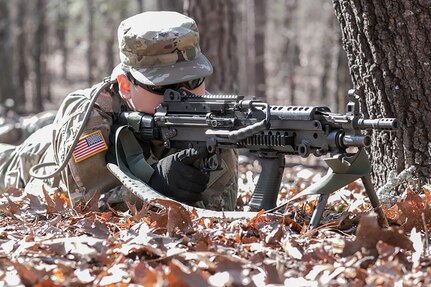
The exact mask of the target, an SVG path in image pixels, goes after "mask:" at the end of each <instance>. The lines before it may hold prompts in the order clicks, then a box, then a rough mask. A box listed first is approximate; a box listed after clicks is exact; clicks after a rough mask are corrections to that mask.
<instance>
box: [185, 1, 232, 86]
mask: <svg viewBox="0 0 431 287" xmlns="http://www.w3.org/2000/svg"><path fill="white" fill-rule="evenodd" d="M237 2H238V1H236V0H213V1H199V0H187V1H185V5H184V6H185V9H184V11H185V13H186V14H187V15H189V16H190V17H192V18H193V19H195V21H196V23H197V25H198V28H199V35H200V46H201V50H202V52H203V54H204V55H205V56H206V57H207V58H208V59H209V60H210V62H211V63H212V65H213V67H214V73H213V75H212V76H210V77H208V79H207V80H206V85H207V89H208V90H209V91H211V92H213V93H219V92H223V93H238V92H239V82H238V76H239V73H238V65H239V64H238V63H239V57H238V52H237V37H236V35H237V32H236V30H235V29H236V23H237V22H236V21H237V18H238V14H237Z"/></svg>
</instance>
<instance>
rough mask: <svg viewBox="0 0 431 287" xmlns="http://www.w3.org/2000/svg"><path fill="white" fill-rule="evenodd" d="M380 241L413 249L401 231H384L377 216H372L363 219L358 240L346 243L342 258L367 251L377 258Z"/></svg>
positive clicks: (392, 229) (360, 222)
mask: <svg viewBox="0 0 431 287" xmlns="http://www.w3.org/2000/svg"><path fill="white" fill-rule="evenodd" d="M379 241H383V242H385V243H387V244H390V245H392V246H397V247H400V248H403V249H406V250H412V249H413V244H412V242H411V241H410V240H409V239H408V238H407V237H406V236H405V235H404V233H403V231H402V230H401V229H398V228H393V227H390V228H388V229H382V228H381V227H380V226H379V224H378V221H377V215H376V214H372V215H365V216H362V217H361V219H360V221H359V225H358V229H357V231H356V238H355V240H353V241H346V242H345V246H344V248H343V252H342V256H344V257H346V256H350V255H353V254H354V253H356V252H358V251H361V250H366V251H367V252H369V253H370V255H373V256H377V254H378V252H377V249H376V245H377V242H379Z"/></svg>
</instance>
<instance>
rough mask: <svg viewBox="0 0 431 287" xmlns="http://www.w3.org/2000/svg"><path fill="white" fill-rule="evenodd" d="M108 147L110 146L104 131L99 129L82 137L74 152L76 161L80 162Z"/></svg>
mask: <svg viewBox="0 0 431 287" xmlns="http://www.w3.org/2000/svg"><path fill="white" fill-rule="evenodd" d="M107 149H108V146H107V145H106V142H105V139H104V138H103V135H102V131H101V130H97V131H95V132H93V133H91V134H88V135H86V136H83V137H82V138H80V139H79V142H78V144H77V145H76V147H75V149H74V150H73V153H72V154H73V158H74V159H75V162H76V163H78V162H80V161H83V160H84V159H87V158H89V157H92V156H93V155H95V154H98V153H99V152H102V151H104V150H107Z"/></svg>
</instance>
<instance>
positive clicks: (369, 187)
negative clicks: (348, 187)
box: [361, 174, 389, 227]
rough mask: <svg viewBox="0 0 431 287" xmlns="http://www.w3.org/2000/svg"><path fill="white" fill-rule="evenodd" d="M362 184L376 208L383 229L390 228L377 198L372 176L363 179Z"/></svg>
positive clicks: (365, 176)
mask: <svg viewBox="0 0 431 287" xmlns="http://www.w3.org/2000/svg"><path fill="white" fill-rule="evenodd" d="M361 180H362V183H363V184H364V187H365V192H366V193H367V195H368V198H369V199H370V202H371V206H372V207H373V208H374V211H375V212H376V213H377V215H378V216H379V223H380V225H381V226H382V227H389V223H388V220H387V218H386V215H385V213H384V212H383V208H382V205H381V204H380V201H379V198H378V197H377V194H376V191H375V189H374V186H373V183H372V182H371V176H370V175H369V174H367V175H364V176H362V177H361Z"/></svg>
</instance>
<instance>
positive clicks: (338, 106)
mask: <svg viewBox="0 0 431 287" xmlns="http://www.w3.org/2000/svg"><path fill="white" fill-rule="evenodd" d="M337 43H338V44H337V59H336V61H337V63H336V68H335V94H334V97H335V98H334V103H335V112H338V113H342V112H345V109H346V104H347V91H348V90H349V89H351V88H352V87H353V84H352V80H351V78H350V73H349V64H348V60H347V56H346V51H344V49H343V43H342V39H341V30H339V31H338V32H337Z"/></svg>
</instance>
